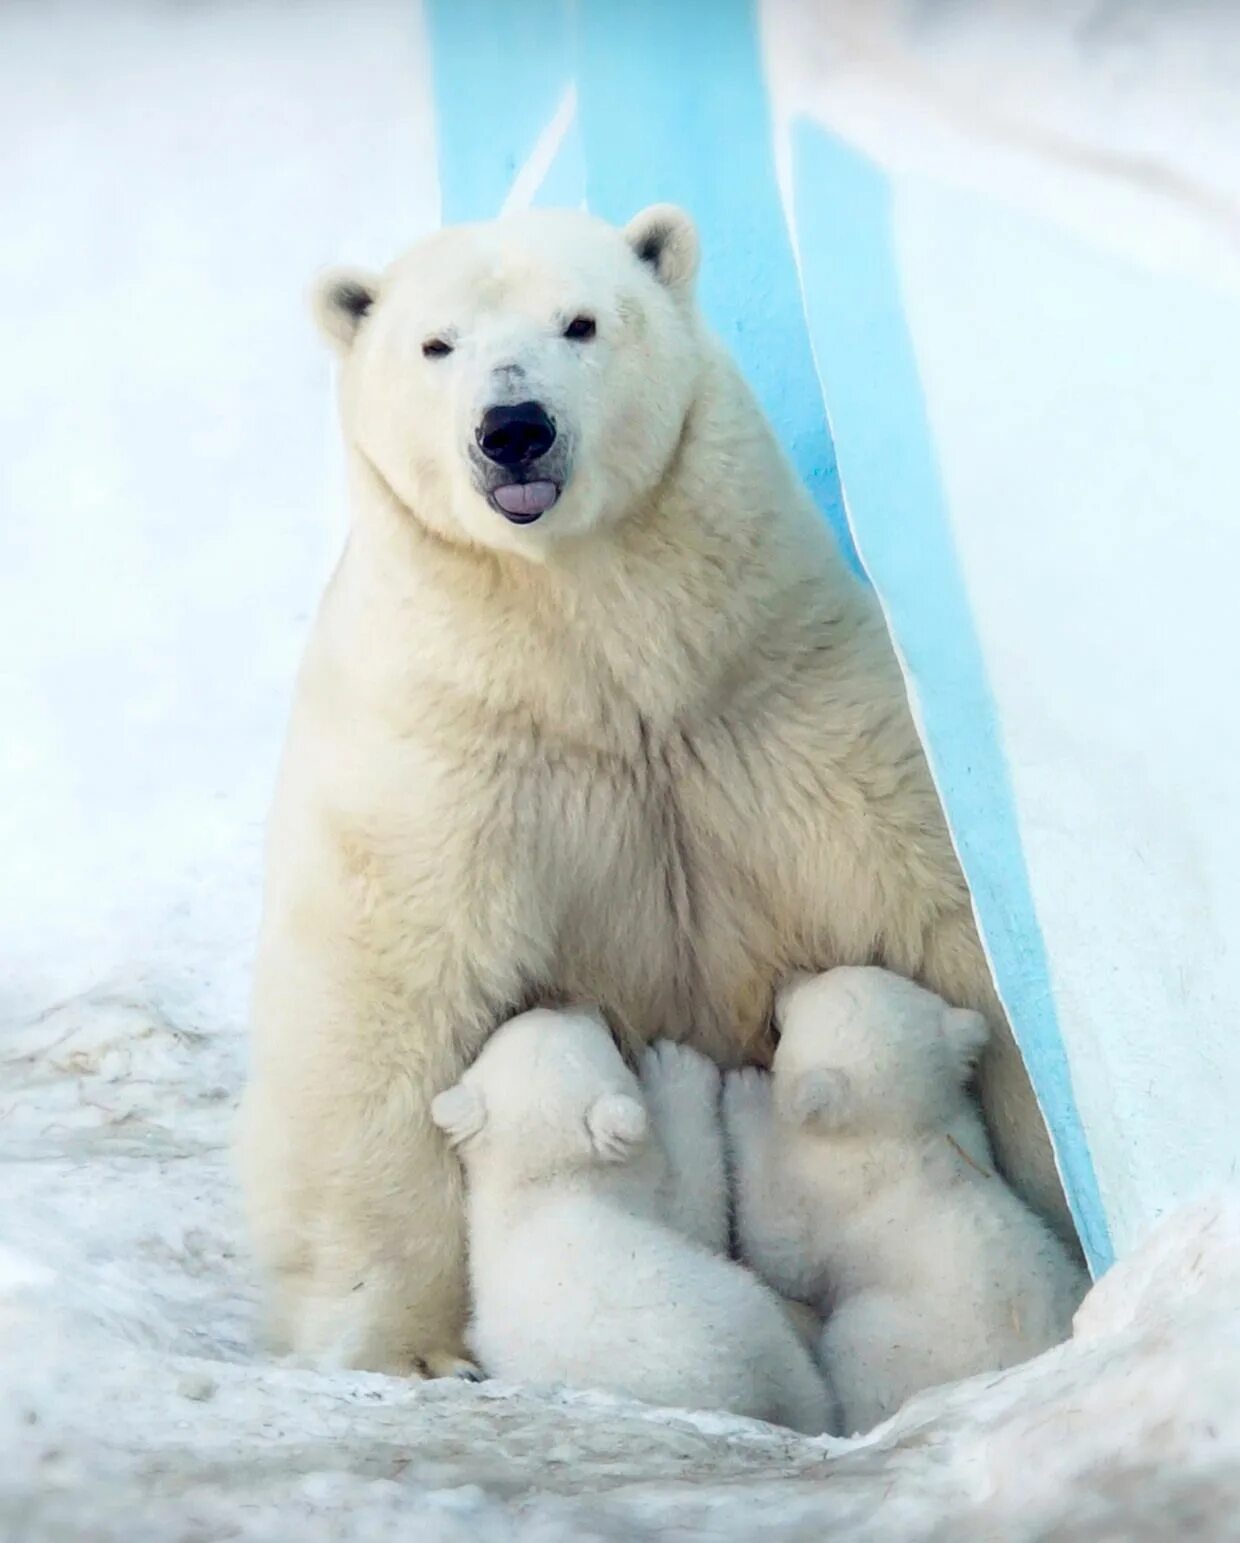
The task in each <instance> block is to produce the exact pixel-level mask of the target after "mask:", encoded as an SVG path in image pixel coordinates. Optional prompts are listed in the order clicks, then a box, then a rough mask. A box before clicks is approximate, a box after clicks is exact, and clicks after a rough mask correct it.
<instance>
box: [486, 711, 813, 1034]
mask: <svg viewBox="0 0 1240 1543" xmlns="http://www.w3.org/2000/svg"><path fill="white" fill-rule="evenodd" d="M633 738H634V741H635V742H634V743H633V744H630V745H629V746H628V747H627V748H626V749H624V750H613V751H609V752H607V753H601V754H600V753H595V752H586V751H584V750H581V749H580V748H577V749H574V748H572V747H567V746H564V745H562V744H560V745H556V744H554V743H550V742H546V741H544V742H542V743H541V744H539V745H538V746H537V747H536V748H534V747H529V750H528V752H527V754H526V755H525V756H524V757H521V758H517V759H515V760H514V763H513V764H514V767H515V768H516V770H517V783H518V791H517V796H516V799H515V804H514V808H515V811H516V818H518V819H522V818H525V819H528V820H529V822H530V825H529V836H530V838H531V839H532V841H533V844H534V846H535V847H536V857H535V861H536V862H537V865H538V870H539V872H540V873H541V875H542V880H543V884H544V885H545V892H546V893H547V895H548V896H549V897H552V898H553V903H554V908H555V912H556V915H557V917H558V927H557V930H556V946H555V951H554V967H553V970H554V975H555V980H554V988H555V989H556V990H559V991H562V992H564V993H565V994H566V995H568V996H581V997H585V998H587V999H589V1000H593V1001H599V1002H601V1003H602V1005H603V1006H604V1007H605V1008H606V1009H607V1010H608V1011H609V1012H610V1013H611V1015H612V1016H613V1019H614V1020H616V1021H617V1022H618V1025H619V1026H620V1027H622V1028H623V1029H626V1030H628V1031H629V1032H631V1033H632V1034H633V1035H634V1036H636V1037H639V1038H642V1039H645V1038H648V1037H651V1036H653V1035H658V1034H670V1035H673V1036H676V1037H691V1038H693V1039H694V1041H695V1042H696V1043H698V1044H701V1045H703V1046H704V1047H705V1048H708V1049H710V1050H711V1051H713V1052H714V1053H716V1054H718V1055H720V1056H721V1057H724V1058H727V1057H731V1058H735V1057H736V1054H737V1047H738V1042H739V1043H740V1044H741V1045H744V1044H746V1043H749V1044H752V1045H753V1046H755V1047H757V1046H758V1045H760V1043H761V1041H762V1039H763V1038H764V1036H765V1032H766V1028H767V1024H768V1022H769V1015H770V1007H771V998H772V994H773V989H774V983H775V979H776V976H777V974H778V973H779V971H780V969H781V968H782V967H783V966H784V963H785V943H790V942H791V941H792V935H791V931H790V930H789V929H788V928H787V927H786V926H785V921H786V918H785V917H784V915H783V911H784V907H783V904H782V902H781V899H780V896H779V893H778V890H779V885H778V883H777V882H775V883H773V882H772V879H773V876H774V875H775V873H776V870H777V868H778V862H777V861H775V860H773V853H772V850H771V847H772V842H773V840H774V827H775V826H776V825H777V824H778V823H779V822H778V821H777V820H773V819H772V804H773V803H775V802H778V800H779V798H780V792H779V774H778V770H777V768H776V767H775V766H773V765H770V764H767V758H766V757H765V756H764V755H763V754H762V753H761V752H760V750H759V749H758V748H757V747H756V746H755V745H754V744H753V743H752V741H751V739H750V737H749V736H748V735H747V734H746V733H744V731H743V730H742V729H741V728H740V727H739V726H737V725H735V724H728V723H724V722H721V723H719V724H715V725H711V726H709V729H707V730H703V731H701V732H698V733H685V732H682V731H680V730H673V731H671V732H668V733H664V734H655V733H653V732H651V731H650V730H649V729H648V728H646V727H645V726H644V725H638V726H637V727H636V729H635V731H634V736H633ZM759 790H760V791H759Z"/></svg>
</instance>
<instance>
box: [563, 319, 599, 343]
mask: <svg viewBox="0 0 1240 1543" xmlns="http://www.w3.org/2000/svg"><path fill="white" fill-rule="evenodd" d="M594 332H595V327H594V318H593V316H574V317H573V319H572V321H570V322H569V324H568V326H567V327H565V329H564V336H565V337H566V338H572V340H573V342H574V343H584V342H585V340H586V339H587V338H592V337H593V336H594Z"/></svg>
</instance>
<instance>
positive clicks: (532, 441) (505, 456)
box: [477, 402, 555, 467]
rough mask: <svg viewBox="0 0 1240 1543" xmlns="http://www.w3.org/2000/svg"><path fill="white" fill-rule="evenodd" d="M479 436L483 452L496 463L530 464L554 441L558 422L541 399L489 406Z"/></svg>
mask: <svg viewBox="0 0 1240 1543" xmlns="http://www.w3.org/2000/svg"><path fill="white" fill-rule="evenodd" d="M477 440H478V448H479V449H480V450H481V451H482V453H483V455H485V456H486V458H487V460H488V461H494V462H495V464H496V465H497V466H507V467H518V466H528V465H529V464H530V462H531V461H536V460H537V459H538V458H539V456H540V455H546V453H547V451H548V450H550V449H551V447H552V445H553V444H555V424H554V423H552V421H551V419H550V417H549V416H548V415H547V410H546V408H544V407H543V405H542V403H541V402H516V403H514V404H512V405H505V406H502V407H488V408H487V410H486V412H484V413H483V415H482V421H481V423H479V425H478V428H477Z"/></svg>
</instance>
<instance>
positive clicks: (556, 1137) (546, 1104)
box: [431, 1008, 647, 1178]
mask: <svg viewBox="0 0 1240 1543" xmlns="http://www.w3.org/2000/svg"><path fill="white" fill-rule="evenodd" d="M431 1118H432V1119H433V1120H434V1122H435V1124H436V1125H438V1126H439V1128H440V1130H442V1131H443V1132H444V1134H445V1135H446V1136H447V1138H448V1140H449V1141H450V1142H451V1144H452V1145H453V1146H455V1147H457V1148H458V1149H459V1150H460V1152H461V1156H462V1159H463V1161H464V1162H465V1164H466V1166H467V1167H468V1168H470V1169H475V1168H478V1167H482V1166H487V1167H492V1169H493V1171H501V1165H502V1171H505V1172H507V1173H509V1174H510V1175H512V1176H513V1177H518V1178H534V1177H542V1176H546V1175H549V1174H552V1173H561V1172H567V1171H569V1170H571V1169H578V1168H583V1167H590V1166H594V1165H597V1164H600V1163H622V1162H625V1161H627V1160H628V1159H629V1158H630V1157H632V1156H633V1155H634V1154H635V1153H636V1152H637V1151H638V1150H639V1149H640V1148H641V1147H642V1146H643V1145H644V1143H645V1141H646V1136H647V1122H646V1107H645V1104H644V1103H643V1102H642V1096H641V1089H640V1086H639V1084H638V1082H637V1079H636V1077H634V1075H633V1073H632V1072H631V1071H630V1070H629V1069H628V1067H627V1066H626V1065H625V1064H624V1061H623V1059H622V1057H621V1055H620V1052H619V1051H618V1050H617V1049H616V1046H615V1042H614V1041H613V1039H612V1037H611V1032H610V1030H609V1029H608V1027H607V1025H606V1024H605V1023H604V1022H603V1019H602V1017H601V1016H600V1015H599V1014H598V1013H595V1012H581V1011H572V1012H559V1011H552V1010H551V1009H548V1008H539V1009H536V1010H535V1011H534V1012H529V1013H522V1014H521V1016H520V1017H519V1018H513V1019H511V1020H510V1021H509V1022H508V1023H506V1024H504V1025H503V1026H502V1027H501V1028H499V1029H497V1030H496V1031H495V1033H494V1034H493V1035H492V1036H491V1038H490V1039H489V1040H488V1041H487V1043H486V1044H485V1045H484V1046H483V1049H482V1053H481V1055H479V1057H478V1059H477V1060H476V1061H475V1062H474V1064H473V1065H472V1066H471V1067H470V1068H469V1070H468V1071H467V1072H466V1073H465V1075H464V1076H463V1077H462V1078H461V1080H460V1082H458V1083H457V1084H456V1086H455V1087H451V1088H449V1089H448V1090H447V1091H446V1092H444V1093H440V1094H439V1096H438V1097H437V1098H436V1099H435V1100H434V1102H433V1103H432V1104H431Z"/></svg>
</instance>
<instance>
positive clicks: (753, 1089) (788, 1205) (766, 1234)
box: [723, 1066, 816, 1299]
mask: <svg viewBox="0 0 1240 1543" xmlns="http://www.w3.org/2000/svg"><path fill="white" fill-rule="evenodd" d="M774 1120H775V1115H774V1109H773V1107H772V1096H771V1079H770V1077H769V1076H768V1075H767V1073H766V1072H762V1071H759V1070H758V1069H757V1068H756V1067H753V1066H747V1067H745V1068H744V1069H743V1070H741V1071H735V1072H729V1073H728V1075H727V1078H726V1079H725V1081H724V1086H723V1125H724V1136H725V1141H726V1148H727V1156H728V1163H729V1167H730V1169H731V1178H732V1195H733V1202H732V1203H733V1208H734V1213H735V1226H736V1242H737V1248H738V1251H739V1254H740V1257H741V1258H742V1259H743V1260H744V1261H745V1263H746V1264H748V1265H750V1266H752V1268H753V1269H755V1270H756V1271H757V1272H758V1274H759V1275H761V1276H762V1277H763V1279H764V1280H766V1281H767V1282H768V1283H769V1284H770V1285H772V1286H774V1288H775V1289H776V1291H779V1292H781V1293H782V1294H783V1295H784V1296H788V1297H792V1298H801V1299H807V1298H808V1297H809V1296H810V1295H811V1294H812V1293H813V1290H814V1284H815V1276H816V1270H815V1263H814V1260H813V1258H812V1257H811V1254H810V1250H809V1236H808V1217H807V1216H806V1215H805V1213H804V1211H803V1209H800V1208H798V1207H797V1206H796V1205H795V1204H794V1202H793V1196H792V1193H791V1191H790V1189H789V1187H788V1184H787V1182H786V1181H781V1176H780V1174H779V1173H778V1171H777V1164H776V1161H775V1151H774V1143H775V1125H774Z"/></svg>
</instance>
